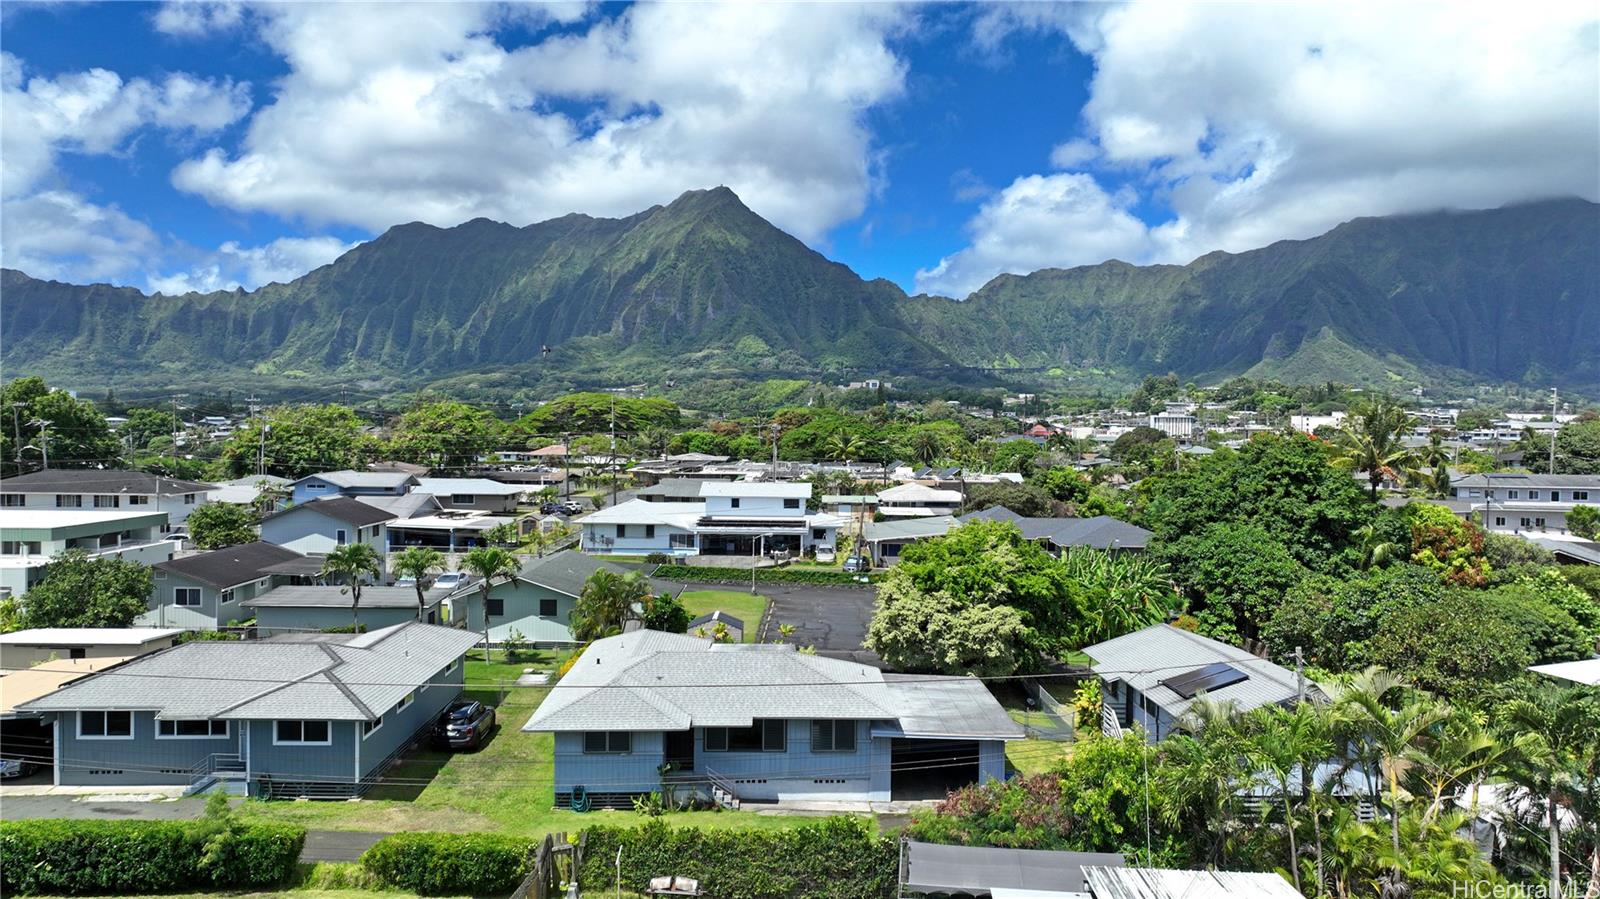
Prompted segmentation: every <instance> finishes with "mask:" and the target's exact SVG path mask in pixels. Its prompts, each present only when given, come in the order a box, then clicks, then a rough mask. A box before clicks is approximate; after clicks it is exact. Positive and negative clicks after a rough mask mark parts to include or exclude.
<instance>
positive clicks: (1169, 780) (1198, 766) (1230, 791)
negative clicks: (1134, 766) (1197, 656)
mask: <svg viewBox="0 0 1600 899" xmlns="http://www.w3.org/2000/svg"><path fill="white" fill-rule="evenodd" d="M1236 719H1237V714H1236V712H1235V706H1234V704H1233V703H1231V702H1214V701H1212V700H1210V699H1207V698H1205V697H1203V696H1202V697H1199V698H1197V699H1196V700H1195V701H1194V702H1193V703H1191V704H1190V705H1189V710H1188V711H1187V712H1185V713H1184V716H1183V719H1182V720H1181V721H1180V726H1181V727H1182V728H1183V730H1184V732H1183V733H1176V734H1173V735H1172V736H1170V737H1168V738H1167V739H1165V740H1163V741H1161V752H1162V764H1161V765H1160V766H1158V767H1156V768H1154V769H1153V770H1154V771H1155V772H1156V773H1157V776H1159V777H1161V778H1163V781H1164V782H1163V783H1162V784H1161V789H1160V790H1159V791H1157V795H1161V796H1164V797H1166V798H1167V799H1168V800H1169V801H1167V802H1165V803H1164V804H1163V805H1162V808H1161V812H1162V816H1163V817H1164V818H1165V819H1166V820H1167V821H1168V822H1170V823H1172V824H1179V823H1181V820H1182V819H1183V818H1185V817H1188V818H1189V819H1190V824H1189V826H1190V828H1191V829H1192V830H1193V832H1194V838H1195V840H1196V845H1202V844H1203V845H1205V846H1206V847H1207V848H1206V852H1205V858H1204V860H1205V864H1207V865H1220V864H1223V863H1225V862H1226V861H1227V860H1228V853H1229V848H1230V846H1231V845H1232V843H1233V840H1234V838H1235V837H1236V836H1237V835H1238V834H1239V831H1240V830H1241V825H1240V820H1239V813H1238V803H1239V795H1240V793H1241V792H1243V791H1245V790H1246V788H1247V787H1248V786H1249V785H1250V782H1251V780H1252V778H1253V774H1254V767H1253V765H1252V764H1251V762H1250V759H1249V753H1248V749H1249V746H1248V743H1247V742H1246V741H1245V739H1244V737H1243V735H1242V734H1240V732H1239V728H1238V727H1237V721H1236ZM1186 811H1187V812H1188V813H1189V814H1188V815H1186V814H1185V812H1186Z"/></svg>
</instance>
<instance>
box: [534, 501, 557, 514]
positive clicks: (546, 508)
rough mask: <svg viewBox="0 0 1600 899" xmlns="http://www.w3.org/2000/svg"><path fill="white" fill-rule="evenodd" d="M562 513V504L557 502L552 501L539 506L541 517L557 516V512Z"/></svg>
mask: <svg viewBox="0 0 1600 899" xmlns="http://www.w3.org/2000/svg"><path fill="white" fill-rule="evenodd" d="M560 511H561V504H560V503H558V502H556V501H555V500H551V501H549V502H547V503H540V504H539V514H540V515H554V514H556V513H557V512H560Z"/></svg>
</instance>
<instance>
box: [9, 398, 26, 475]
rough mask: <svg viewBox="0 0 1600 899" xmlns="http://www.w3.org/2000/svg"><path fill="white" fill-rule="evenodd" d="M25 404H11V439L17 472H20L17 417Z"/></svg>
mask: <svg viewBox="0 0 1600 899" xmlns="http://www.w3.org/2000/svg"><path fill="white" fill-rule="evenodd" d="M27 405H28V404H27V403H12V404H11V439H12V440H14V441H16V444H15V449H16V461H17V468H18V472H17V473H18V474H21V473H22V472H21V467H22V425H21V423H20V418H19V417H20V416H21V415H22V410H23V409H25V408H27Z"/></svg>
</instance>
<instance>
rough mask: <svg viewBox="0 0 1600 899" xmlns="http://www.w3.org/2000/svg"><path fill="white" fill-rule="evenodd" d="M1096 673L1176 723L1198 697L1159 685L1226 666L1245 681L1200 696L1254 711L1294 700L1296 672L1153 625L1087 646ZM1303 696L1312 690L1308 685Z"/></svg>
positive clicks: (1223, 645)
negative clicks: (1126, 687)
mask: <svg viewBox="0 0 1600 899" xmlns="http://www.w3.org/2000/svg"><path fill="white" fill-rule="evenodd" d="M1083 652H1084V653H1085V654H1086V655H1088V656H1089V658H1091V659H1093V660H1094V664H1093V665H1092V666H1091V667H1092V668H1093V669H1094V671H1095V673H1096V674H1099V675H1100V676H1101V677H1103V678H1105V679H1107V680H1119V681H1122V682H1123V683H1125V684H1128V685H1130V686H1132V687H1133V689H1135V690H1137V691H1139V692H1140V693H1142V694H1144V695H1145V696H1146V697H1147V698H1149V700H1150V701H1151V702H1153V703H1155V704H1156V705H1158V706H1160V707H1161V708H1163V709H1165V710H1166V711H1167V712H1168V713H1169V714H1171V715H1172V716H1173V717H1174V718H1178V717H1182V715H1183V714H1184V713H1185V712H1187V711H1188V710H1189V706H1190V705H1192V704H1193V703H1194V700H1195V699H1196V698H1198V697H1191V698H1188V699H1186V698H1184V697H1182V696H1179V695H1178V694H1177V693H1174V692H1173V691H1172V690H1171V689H1169V688H1167V687H1165V686H1163V685H1162V681H1166V680H1170V679H1172V678H1174V677H1178V676H1180V675H1182V674H1184V673H1186V672H1190V671H1195V670H1197V669H1200V668H1203V667H1205V666H1206V665H1210V664H1212V663H1214V662H1226V663H1228V664H1229V665H1232V666H1233V667H1234V668H1236V669H1238V670H1240V671H1243V672H1244V673H1245V674H1247V675H1249V677H1248V679H1247V680H1243V681H1240V682H1238V683H1236V684H1231V685H1229V686H1226V687H1222V688H1219V689H1217V690H1215V691H1212V692H1208V693H1204V694H1201V695H1204V696H1206V697H1207V698H1209V699H1211V700H1213V701H1217V702H1232V703H1233V704H1234V706H1235V707H1236V708H1237V709H1238V710H1239V711H1241V712H1244V711H1249V710H1250V709H1253V708H1256V707H1257V706H1263V705H1270V704H1272V703H1280V702H1286V701H1289V700H1293V699H1294V697H1295V692H1296V690H1295V677H1294V672H1293V671H1290V670H1288V669H1287V668H1284V667H1282V666H1280V665H1275V664H1273V663H1272V662H1269V661H1267V660H1266V659H1262V658H1257V657H1256V656H1253V655H1251V654H1250V653H1248V652H1246V651H1244V650H1243V649H1240V648H1239V647H1237V646H1229V645H1228V644H1226V643H1222V642H1219V641H1217V640H1213V639H1211V638H1209V637H1202V636H1200V635H1199V634H1196V633H1193V632H1191V631H1186V630H1182V629H1181V628H1176V627H1173V626H1172V625H1170V624H1157V625H1152V626H1150V627H1147V628H1145V629H1144V630H1139V631H1134V632H1133V633H1131V634H1123V635H1122V636H1120V637H1117V638H1115V639H1112V640H1107V641H1105V642H1104V643H1096V644H1094V645H1093V646H1085V647H1084V648H1083ZM1306 689H1307V695H1315V685H1314V684H1312V683H1311V682H1310V681H1307V682H1306Z"/></svg>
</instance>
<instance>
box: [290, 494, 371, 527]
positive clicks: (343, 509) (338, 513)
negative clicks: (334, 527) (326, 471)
mask: <svg viewBox="0 0 1600 899" xmlns="http://www.w3.org/2000/svg"><path fill="white" fill-rule="evenodd" d="M306 511H311V512H316V513H317V514H318V515H323V516H326V517H328V518H332V519H334V520H335V521H342V522H344V523H346V524H353V525H355V526H357V527H365V526H366V525H369V524H380V523H382V522H385V521H389V520H391V519H393V518H394V517H395V516H394V513H392V512H386V511H384V510H383V509H380V508H378V507H377V506H374V505H371V504H369V503H364V502H362V501H361V500H359V499H352V498H350V497H348V496H328V497H323V498H322V499H314V500H312V501H310V502H308V503H301V504H300V505H298V506H290V507H289V508H287V509H284V510H283V511H282V512H277V513H274V514H272V515H268V516H267V520H268V521H271V520H272V519H274V518H282V517H283V516H285V515H294V514H295V513H297V512H306Z"/></svg>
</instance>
